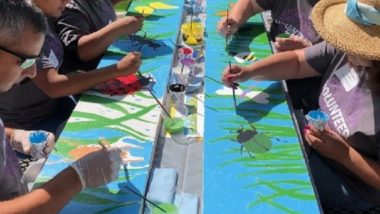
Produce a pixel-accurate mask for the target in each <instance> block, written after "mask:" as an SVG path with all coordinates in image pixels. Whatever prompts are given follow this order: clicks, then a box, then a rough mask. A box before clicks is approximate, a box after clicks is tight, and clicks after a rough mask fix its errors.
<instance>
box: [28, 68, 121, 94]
mask: <svg viewBox="0 0 380 214" xmlns="http://www.w3.org/2000/svg"><path fill="white" fill-rule="evenodd" d="M117 70H118V67H117V64H115V65H111V66H108V67H105V68H102V69H97V70H93V71H88V72H86V73H72V74H68V75H62V74H58V72H57V71H56V70H55V69H51V70H49V71H42V72H40V74H38V75H37V77H36V78H34V79H33V81H34V82H35V83H36V85H37V86H38V87H40V88H41V90H42V91H44V92H45V93H46V94H47V95H48V96H50V97H52V98H58V97H64V96H69V95H72V94H79V93H82V92H83V91H85V90H88V89H89V88H91V87H93V86H95V85H97V84H100V83H103V82H105V81H107V80H110V79H113V78H116V77H118V76H119V75H120V74H119V73H118V72H116V71H117Z"/></svg>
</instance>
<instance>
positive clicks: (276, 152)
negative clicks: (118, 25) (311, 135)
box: [37, 0, 320, 213]
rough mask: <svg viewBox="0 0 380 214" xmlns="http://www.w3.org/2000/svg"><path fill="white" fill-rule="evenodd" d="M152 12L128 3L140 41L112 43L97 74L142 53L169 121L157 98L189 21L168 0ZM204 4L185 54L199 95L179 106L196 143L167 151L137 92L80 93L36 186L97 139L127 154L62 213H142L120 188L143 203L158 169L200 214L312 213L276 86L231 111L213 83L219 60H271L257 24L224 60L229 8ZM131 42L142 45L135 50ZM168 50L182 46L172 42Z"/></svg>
mask: <svg viewBox="0 0 380 214" xmlns="http://www.w3.org/2000/svg"><path fill="white" fill-rule="evenodd" d="M151 3H152V1H148V0H141V1H133V2H132V5H131V7H130V10H129V11H131V12H141V10H142V9H144V13H146V12H147V11H148V12H149V11H151V13H152V14H151V15H150V16H147V17H146V20H145V23H144V28H143V31H145V32H146V35H147V36H146V38H141V37H139V35H142V34H138V35H136V36H132V37H129V38H121V39H120V40H118V41H117V42H115V43H114V44H113V45H112V46H111V47H110V49H109V53H108V54H107V55H106V56H105V57H104V58H103V60H102V62H101V64H100V67H103V66H107V65H109V64H113V63H115V62H117V60H118V59H120V58H121V55H120V53H123V52H129V51H132V50H137V49H140V48H141V51H142V55H143V58H144V61H143V64H142V68H141V71H142V73H144V74H150V75H152V76H153V77H154V78H155V79H156V84H155V85H154V87H153V89H154V93H155V94H156V95H157V97H158V98H159V99H161V100H163V102H164V103H165V105H166V106H167V107H168V109H169V110H170V112H171V113H172V114H176V112H175V110H173V108H172V106H171V104H170V103H169V102H168V100H167V99H166V88H167V84H169V83H170V82H171V81H172V80H173V72H176V71H178V68H179V67H180V65H179V64H178V63H177V62H176V59H177V58H178V55H177V53H176V46H175V45H174V43H176V41H177V34H178V32H179V29H180V22H181V21H182V19H184V20H186V19H188V18H189V17H188V16H189V14H186V13H184V14H185V15H184V17H182V15H183V14H182V12H183V11H182V7H183V4H182V3H178V1H175V0H166V1H165V2H164V3H165V4H167V5H171V6H173V7H172V8H170V9H169V8H167V7H166V8H160V9H153V10H150V9H148V8H152V5H151ZM206 4H207V12H206V13H207V14H200V15H198V16H197V17H198V18H199V19H200V20H201V21H202V22H204V21H205V20H204V19H205V17H206V15H207V24H206V35H207V36H206V40H205V44H204V45H205V46H198V47H195V48H194V50H200V51H201V52H203V51H205V52H203V53H204V54H205V59H206V62H205V63H199V65H198V67H199V69H200V74H203V75H204V76H205V78H204V87H202V88H201V89H200V90H199V92H198V93H194V94H191V95H187V96H186V100H188V101H189V100H192V104H193V106H195V108H196V111H195V115H198V116H197V117H196V119H195V120H197V121H198V123H197V124H196V126H195V127H193V128H194V129H196V131H195V132H193V133H192V134H193V136H192V137H195V138H196V142H195V143H191V144H178V143H175V140H173V139H172V138H171V137H170V135H168V134H167V133H166V132H165V131H164V130H163V129H162V128H161V119H162V111H161V109H160V108H159V106H158V105H157V104H156V103H155V101H154V99H153V98H152V96H151V95H150V94H149V93H148V92H147V91H146V90H142V91H138V92H136V93H133V94H128V95H123V96H119V95H113V96H111V95H109V94H107V91H103V93H99V92H94V91H89V92H87V93H85V94H84V95H83V96H82V97H81V99H80V101H79V103H78V106H77V107H76V109H75V110H74V112H73V114H72V116H71V117H70V120H69V122H68V123H67V125H66V127H65V129H64V131H63V132H62V135H61V137H60V139H59V141H58V142H57V149H58V151H54V152H53V153H52V154H51V155H50V157H49V159H48V160H47V162H46V164H45V165H44V167H43V169H42V171H41V173H40V174H39V176H38V178H37V186H38V185H39V184H40V183H42V182H44V181H46V180H49V179H50V178H52V177H53V176H54V175H55V174H57V173H58V172H59V171H61V170H62V169H63V168H65V167H67V165H69V164H70V163H71V162H72V161H74V160H76V159H78V158H79V157H81V156H82V155H84V154H86V153H88V152H91V151H93V150H95V149H98V145H97V141H98V139H99V137H103V138H105V139H107V140H108V141H109V142H110V143H111V144H112V145H113V146H127V147H128V162H129V163H128V166H127V168H125V169H122V170H120V174H119V179H118V180H116V181H115V182H113V183H111V184H109V185H107V186H105V187H101V188H96V189H87V190H85V191H82V192H81V193H79V194H78V195H77V196H76V197H75V198H74V199H73V200H72V201H71V202H70V203H69V204H68V205H67V206H66V207H65V208H64V209H63V210H62V213H75V212H78V210H81V211H82V212H85V213H97V212H106V213H127V212H128V213H138V212H142V209H143V206H142V200H141V198H139V197H137V196H136V195H135V194H132V193H131V192H129V191H128V190H127V189H126V188H125V185H127V186H128V187H129V188H133V189H134V190H135V191H138V192H139V193H141V194H145V193H146V190H147V187H148V183H149V173H150V172H151V171H152V169H154V168H158V167H159V168H175V169H177V172H178V175H179V176H178V182H177V189H176V190H177V192H181V193H191V194H197V195H198V196H199V199H200V204H199V213H217V212H220V211H221V210H223V213H252V212H257V213H261V212H265V213H303V212H304V210H305V209H307V210H308V212H310V213H319V212H320V211H319V207H318V203H317V200H316V197H315V194H314V191H313V186H312V184H311V181H310V177H309V174H308V170H307V167H306V164H305V161H304V159H303V155H302V150H301V148H300V144H299V140H298V138H297V134H296V131H295V129H294V124H293V121H292V118H291V113H290V111H289V107H288V104H287V102H286V97H285V96H284V93H283V91H282V87H281V83H280V82H270V81H261V82H257V81H249V82H247V83H244V84H241V85H240V87H239V89H238V90H236V92H237V103H238V105H237V111H235V108H234V104H233V98H232V90H231V89H228V88H225V87H224V86H223V85H222V84H221V83H220V82H219V80H220V76H221V72H222V71H223V69H224V67H225V66H226V65H227V64H228V61H232V63H237V62H236V61H235V58H234V57H233V56H231V55H228V54H227V52H228V51H229V52H237V53H242V52H246V51H248V52H254V55H255V56H256V57H257V58H258V60H260V59H262V58H265V57H266V56H269V55H270V54H271V49H270V45H269V41H268V39H267V36H266V33H265V29H264V27H263V23H262V19H261V16H256V17H254V18H252V19H250V21H249V24H248V25H246V26H245V27H243V29H242V30H241V31H239V33H238V34H237V36H236V37H234V38H232V39H230V41H229V45H228V47H227V51H226V47H225V40H224V38H222V37H221V36H219V35H218V34H217V32H216V27H215V26H216V23H217V21H218V20H219V19H220V17H221V15H223V14H225V9H226V7H227V4H228V2H227V1H211V0H210V1H207V2H202V5H203V6H205V5H206ZM154 7H155V6H154V5H153V8H154ZM122 8H123V6H122ZM149 13H150V12H149ZM174 26H177V27H174ZM152 39H153V40H152ZM139 42H140V43H141V42H143V43H144V44H145V45H144V46H142V47H140V45H139ZM177 44H183V41H182V40H181V37H179V39H178V41H177ZM104 92H106V94H104ZM193 97H197V98H196V99H194V98H193ZM194 102H195V104H194ZM199 115H200V116H199ZM186 118H190V116H188V117H186ZM191 118H192V119H191V120H194V117H191ZM202 120H204V121H202ZM203 130H205V131H203ZM194 133H195V134H194ZM247 134H248V135H247ZM242 135H245V136H246V137H245V138H247V136H248V140H246V141H244V142H242V140H241V139H242V138H241V137H242ZM239 141H240V142H239ZM241 148H242V152H241ZM248 151H249V152H250V154H251V156H250V155H249V153H248Z"/></svg>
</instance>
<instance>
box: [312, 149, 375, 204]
mask: <svg viewBox="0 0 380 214" xmlns="http://www.w3.org/2000/svg"><path fill="white" fill-rule="evenodd" d="M308 159H309V166H310V171H311V173H312V177H313V180H314V183H315V186H316V189H317V191H318V194H319V198H320V201H321V203H322V205H323V206H324V207H327V208H334V209H337V210H339V209H342V210H347V211H366V210H369V209H370V208H372V207H375V206H377V205H376V204H373V203H370V202H367V201H365V200H363V199H361V198H360V197H359V196H358V195H357V194H356V193H355V192H353V191H352V190H351V189H350V188H349V186H348V185H347V184H346V182H345V181H344V179H343V178H342V175H341V174H339V173H338V172H336V170H334V169H333V168H331V167H330V166H329V165H328V164H327V163H326V162H325V160H324V158H323V157H322V156H320V155H319V154H318V153H317V152H316V151H314V150H311V152H310V153H309V154H308Z"/></svg>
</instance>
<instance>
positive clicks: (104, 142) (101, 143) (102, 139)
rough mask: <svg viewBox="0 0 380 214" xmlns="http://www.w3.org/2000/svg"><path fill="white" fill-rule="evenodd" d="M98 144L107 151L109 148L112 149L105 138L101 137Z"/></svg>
mask: <svg viewBox="0 0 380 214" xmlns="http://www.w3.org/2000/svg"><path fill="white" fill-rule="evenodd" d="M98 143H99V145H100V146H101V147H102V148H103V149H105V148H107V147H111V144H110V143H109V142H108V141H107V140H106V139H105V138H103V137H99V142H98Z"/></svg>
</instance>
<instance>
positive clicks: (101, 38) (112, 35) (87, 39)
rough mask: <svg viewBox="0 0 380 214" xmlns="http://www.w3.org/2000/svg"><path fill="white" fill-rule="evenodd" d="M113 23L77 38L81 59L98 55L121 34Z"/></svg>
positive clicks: (89, 58) (90, 58) (93, 57)
mask: <svg viewBox="0 0 380 214" xmlns="http://www.w3.org/2000/svg"><path fill="white" fill-rule="evenodd" d="M114 25H115V23H111V24H109V25H107V26H105V27H104V28H102V29H100V30H98V31H96V32H94V33H91V34H88V35H84V36H82V37H81V38H80V39H79V41H78V49H77V52H78V56H79V58H80V59H81V60H82V61H90V60H93V59H95V58H97V57H99V56H100V55H101V54H103V53H104V52H105V51H106V50H107V48H108V46H110V45H111V44H112V42H114V41H115V40H116V39H117V38H118V37H119V36H120V35H121V32H120V31H119V30H118V28H117V27H115V26H114Z"/></svg>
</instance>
